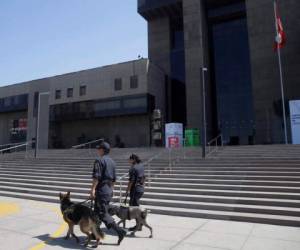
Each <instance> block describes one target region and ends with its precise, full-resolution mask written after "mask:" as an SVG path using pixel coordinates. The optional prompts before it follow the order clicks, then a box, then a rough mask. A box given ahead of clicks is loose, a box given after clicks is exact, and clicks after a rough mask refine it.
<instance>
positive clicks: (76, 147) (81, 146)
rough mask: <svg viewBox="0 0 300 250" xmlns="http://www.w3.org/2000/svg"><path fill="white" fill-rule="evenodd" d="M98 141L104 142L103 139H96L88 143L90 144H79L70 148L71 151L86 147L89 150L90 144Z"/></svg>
mask: <svg viewBox="0 0 300 250" xmlns="http://www.w3.org/2000/svg"><path fill="white" fill-rule="evenodd" d="M100 141H104V139H97V140H93V141H90V142H86V143H82V144H79V145H75V146H72V148H73V149H78V148H83V147H86V146H87V145H88V146H89V148H90V147H91V145H92V144H94V143H96V142H100Z"/></svg>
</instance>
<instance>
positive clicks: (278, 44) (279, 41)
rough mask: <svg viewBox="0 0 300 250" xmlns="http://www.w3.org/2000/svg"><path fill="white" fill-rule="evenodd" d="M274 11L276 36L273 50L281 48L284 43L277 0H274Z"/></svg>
mask: <svg viewBox="0 0 300 250" xmlns="http://www.w3.org/2000/svg"><path fill="white" fill-rule="evenodd" d="M274 11H275V20H276V23H275V25H276V37H275V43H274V50H278V49H282V48H283V47H284V45H285V43H286V34H285V32H284V29H283V25H282V21H281V18H280V15H279V11H278V5H277V1H274Z"/></svg>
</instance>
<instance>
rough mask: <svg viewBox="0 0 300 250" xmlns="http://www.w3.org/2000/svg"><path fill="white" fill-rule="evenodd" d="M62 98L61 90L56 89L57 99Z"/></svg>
mask: <svg viewBox="0 0 300 250" xmlns="http://www.w3.org/2000/svg"><path fill="white" fill-rule="evenodd" d="M60 98H61V90H60V89H57V90H55V99H60Z"/></svg>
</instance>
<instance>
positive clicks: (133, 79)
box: [130, 75, 139, 89]
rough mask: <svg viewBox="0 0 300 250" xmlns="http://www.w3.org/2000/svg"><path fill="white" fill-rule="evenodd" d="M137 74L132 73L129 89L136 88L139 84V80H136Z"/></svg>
mask: <svg viewBox="0 0 300 250" xmlns="http://www.w3.org/2000/svg"><path fill="white" fill-rule="evenodd" d="M138 80H139V79H138V76H137V75H134V76H131V77H130V88H131V89H137V88H138V86H139V82H138Z"/></svg>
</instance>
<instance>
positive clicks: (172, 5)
mask: <svg viewBox="0 0 300 250" xmlns="http://www.w3.org/2000/svg"><path fill="white" fill-rule="evenodd" d="M138 13H139V14H140V15H141V16H143V17H144V18H145V19H146V20H147V21H149V20H151V19H155V18H159V17H164V16H170V17H172V16H173V17H177V16H179V15H182V0H138Z"/></svg>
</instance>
